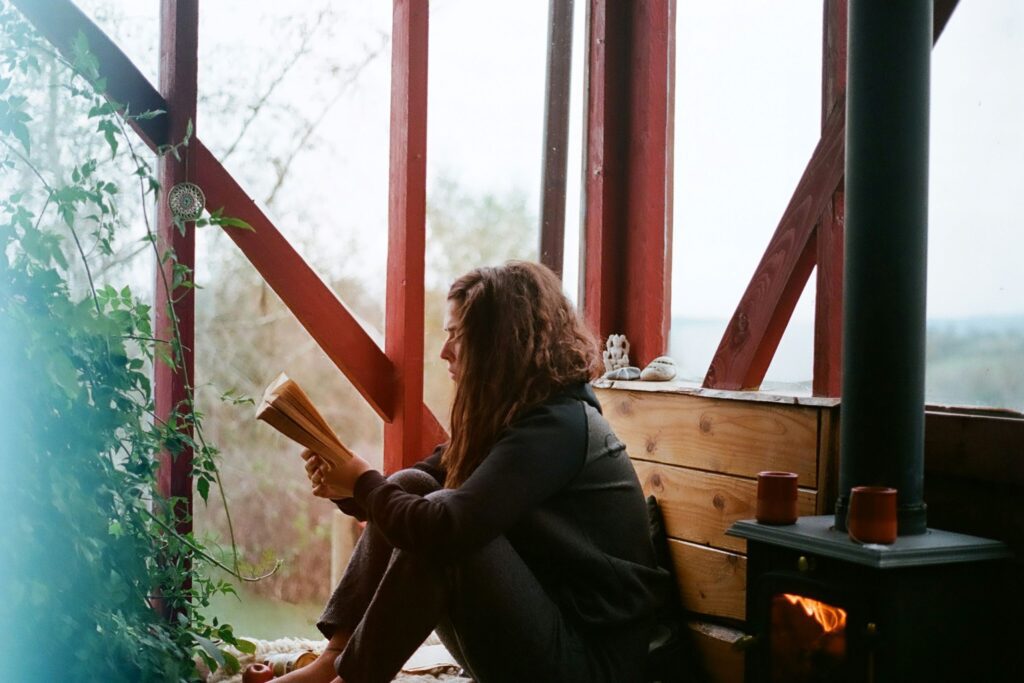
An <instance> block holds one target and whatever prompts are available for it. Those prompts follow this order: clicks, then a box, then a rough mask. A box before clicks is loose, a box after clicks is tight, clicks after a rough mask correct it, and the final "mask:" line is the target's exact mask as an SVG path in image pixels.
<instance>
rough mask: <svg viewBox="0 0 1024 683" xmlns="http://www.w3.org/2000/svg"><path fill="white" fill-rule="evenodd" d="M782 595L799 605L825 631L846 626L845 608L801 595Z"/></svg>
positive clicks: (836, 629) (829, 631)
mask: <svg viewBox="0 0 1024 683" xmlns="http://www.w3.org/2000/svg"><path fill="white" fill-rule="evenodd" d="M782 597H784V598H786V600H789V602H790V604H792V605H799V606H800V607H801V608H802V609H803V610H804V612H805V613H806V614H807V616H809V617H814V620H815V621H817V622H818V623H819V624H821V628H823V629H824V630H825V633H832V632H833V631H838V630H840V629H842V628H845V627H846V610H843V609H839V608H838V607H833V606H832V605H826V604H825V603H823V602H818V601H817V600H812V599H810V598H805V597H804V596H802V595H791V594H789V593H783V595H782Z"/></svg>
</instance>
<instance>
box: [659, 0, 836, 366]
mask: <svg viewBox="0 0 1024 683" xmlns="http://www.w3.org/2000/svg"><path fill="white" fill-rule="evenodd" d="M821 22H822V15H821V3H809V2H808V3H769V2H736V1H733V2H716V3H701V2H680V3H679V4H678V20H677V24H676V30H677V35H676V123H675V141H676V143H675V144H676V146H675V164H676V165H675V196H674V204H675V213H674V219H673V220H674V227H673V232H674V234H673V264H672V327H671V333H670V344H669V346H670V351H671V354H672V355H673V356H674V357H675V358H676V360H677V362H679V364H680V369H681V372H680V375H681V377H682V378H684V379H691V380H695V381H702V380H703V378H704V374H705V373H706V372H707V369H708V366H709V365H710V362H711V358H712V356H713V355H714V352H715V350H716V349H717V348H718V344H719V342H720V341H721V338H722V334H723V333H724V331H725V327H726V324H727V323H728V320H729V319H730V318H731V317H732V314H733V312H734V311H735V310H736V305H737V304H738V303H739V300H740V297H741V296H742V295H743V292H744V290H745V289H746V287H747V284H748V283H749V282H750V278H751V277H752V276H753V273H754V268H755V267H756V266H757V264H758V262H759V261H760V259H761V256H762V255H763V253H764V250H765V247H767V245H768V242H769V240H770V239H771V237H772V234H773V233H774V231H775V228H776V226H777V225H778V222H779V219H780V218H781V217H782V213H783V211H784V210H785V208H786V205H787V204H788V203H789V200H790V197H791V196H792V194H793V190H794V189H795V188H796V184H797V182H798V180H799V179H800V175H801V174H802V173H803V171H804V168H805V167H806V165H807V162H808V160H809V159H810V157H811V153H812V152H813V150H814V147H815V145H816V144H817V142H818V138H819V137H820V131H821V113H820V112H821ZM812 288H813V276H812V282H811V283H809V285H808V289H809V290H810V291H809V292H808V291H807V290H805V295H804V297H803V298H802V299H801V303H800V304H799V306H798V307H797V310H796V312H795V313H794V316H793V323H791V326H790V331H789V332H788V333H787V338H786V339H784V340H783V344H782V346H780V352H779V353H780V354H783V353H787V354H788V353H792V354H795V355H800V356H803V355H805V354H810V350H811V347H812V343H813V342H812V339H811V337H808V334H807V330H809V329H811V328H812V325H811V324H810V321H812V320H813V315H814V310H813V309H814V305H813V302H814V297H813V289H812ZM797 332H799V333H800V336H801V340H800V341H799V342H797V343H795V344H791V343H790V340H789V337H791V336H792V335H794V334H795V333H797ZM810 367H811V360H810V356H809V355H807V360H806V363H803V362H800V363H795V362H790V361H789V360H785V361H784V359H783V358H781V357H777V359H776V362H775V363H773V365H772V367H771V368H770V369H769V374H768V377H767V379H769V380H771V381H782V382H795V381H806V380H808V379H809V378H810V375H809V368H810Z"/></svg>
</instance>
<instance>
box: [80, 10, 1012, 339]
mask: <svg viewBox="0 0 1024 683" xmlns="http://www.w3.org/2000/svg"><path fill="white" fill-rule="evenodd" d="M109 4H112V3H111V2H110V0H89V1H88V2H84V3H83V5H84V6H85V7H87V8H92V7H98V6H100V5H109ZM576 5H577V14H578V15H579V16H578V17H577V22H576V23H577V27H578V28H579V29H582V21H581V19H582V13H583V8H584V6H585V3H584V2H582V1H581V0H577V2H576ZM114 6H115V7H117V11H118V12H119V13H120V14H121V15H122V17H123V22H122V24H123V26H122V28H121V29H120V30H121V31H122V33H125V36H124V37H123V39H122V42H123V44H124V46H125V48H126V51H127V52H128V53H129V55H130V56H132V58H133V59H135V61H136V62H137V63H139V65H140V66H141V67H142V68H143V71H144V72H145V73H147V74H148V75H149V77H150V78H152V79H155V74H156V64H155V51H154V50H153V45H152V36H153V35H154V34H152V33H150V31H149V30H148V29H147V28H146V27H147V26H155V22H156V16H157V6H158V3H156V2H148V3H139V2H137V0H136V1H132V2H130V1H129V0H121V2H120V4H115V5H114ZM321 6H322V5H321V4H319V3H306V4H303V5H301V6H300V7H299V8H296V7H285V6H283V3H279V2H256V1H252V0H250V1H249V2H241V1H240V0H218V1H212V0H211V1H208V2H204V3H202V4H201V6H200V7H201V9H200V11H201V13H202V14H201V18H200V26H201V33H200V60H201V66H200V88H202V89H204V90H207V91H208V90H211V89H212V90H214V91H215V90H216V89H217V88H218V87H219V86H218V82H219V81H220V79H226V78H232V77H242V76H244V75H246V74H249V75H252V74H254V73H255V74H256V75H259V74H260V73H263V72H265V73H271V72H272V71H273V70H274V68H275V60H284V59H285V58H287V56H288V50H287V49H284V47H283V46H282V47H280V48H274V45H275V41H281V40H284V37H283V36H287V35H288V34H287V32H286V31H280V32H279V31H278V27H281V26H285V25H286V24H287V22H288V21H289V20H290V19H291V20H294V18H295V16H296V13H299V12H302V13H308V15H310V16H312V15H313V14H315V12H316V10H317V9H318V8H319V7H321ZM333 7H334V8H335V10H336V11H338V12H341V13H342V15H343V17H344V20H343V21H340V22H337V25H335V26H332V28H331V31H332V36H331V40H330V42H328V43H326V45H327V47H326V48H324V47H323V46H321V47H319V48H317V49H330V50H332V51H336V54H339V55H351V56H352V57H353V58H355V57H356V56H358V54H360V50H364V49H365V48H366V46H369V45H372V44H374V43H375V41H379V35H380V33H382V32H383V33H385V34H387V33H389V32H390V24H391V12H390V3H389V2H385V1H383V0H374V1H373V2H367V1H364V0H360V1H358V2H357V1H355V0H349V1H347V2H343V3H334V4H333ZM677 7H678V23H677V62H676V65H677V70H676V74H677V76H676V77H677V86H676V89H677V99H676V117H677V118H676V150H675V159H676V164H675V188H676V196H675V227H674V230H675V233H674V250H673V258H674V263H673V288H672V289H673V291H672V297H673V301H672V309H673V313H674V314H675V315H684V316H689V317H702V318H725V317H728V316H730V315H731V314H732V311H733V310H734V308H735V306H736V303H737V301H738V300H739V297H740V295H741V294H742V292H743V289H744V288H745V287H746V284H747V282H748V281H749V277H750V274H751V273H752V271H753V269H754V267H755V266H756V264H757V261H758V260H759V259H760V257H761V254H762V253H763V251H764V248H765V246H766V245H767V243H768V240H769V239H770V237H771V235H772V232H773V231H774V229H775V226H776V225H777V223H778V220H779V218H780V216H781V215H782V212H783V210H784V208H785V206H786V203H787V202H788V200H789V197H790V195H791V194H792V191H793V188H794V187H795V185H796V182H797V180H798V179H799V177H800V174H801V173H802V172H803V169H804V166H805V164H806V162H807V160H808V158H809V157H810V154H811V152H812V150H813V148H814V145H815V144H816V142H817V140H818V135H819V126H820V119H819V116H820V113H819V110H820V77H821V76H820V62H821V2H819V1H817V0H788V1H787V2H777V1H772V2H770V1H768V0H758V1H754V0H743V1H740V0H732V1H722V2H714V3H709V2H691V1H688V0H679V1H678V4H677ZM90 11H95V10H90ZM546 23H547V0H524V1H523V2H519V3H490V2H479V1H478V0H434V1H433V2H432V3H431V25H430V30H431V35H430V82H429V97H430V107H429V114H428V126H429V145H428V173H429V177H430V178H431V179H435V178H437V177H439V176H440V175H442V174H443V175H447V176H451V177H454V178H455V179H457V180H458V181H459V182H460V183H461V184H463V185H464V186H466V187H468V188H470V189H473V190H476V191H479V192H495V193H498V194H504V193H507V192H509V191H513V190H521V191H523V192H525V193H527V195H528V197H530V200H531V205H532V206H534V207H535V210H536V209H539V189H540V159H541V135H542V117H543V88H544V68H545V55H544V50H545V33H546ZM133 27H134V28H133ZM582 42H583V41H582V34H581V33H579V34H577V39H576V48H577V50H576V59H575V62H574V69H575V73H574V76H575V83H574V101H573V109H572V116H573V119H574V123H575V125H574V131H573V140H572V147H571V148H570V164H571V169H572V170H571V174H570V175H571V182H570V188H569V191H570V196H569V201H568V202H567V203H568V205H569V211H568V220H567V224H568V228H569V233H570V234H569V235H568V237H567V247H568V248H567V252H568V254H569V256H568V257H567V258H568V260H569V263H567V283H568V285H569V287H570V288H572V287H573V278H575V272H574V268H573V266H574V263H573V262H572V259H573V258H574V257H575V251H574V250H575V245H576V239H575V232H576V229H577V226H578V221H579V213H578V208H579V173H580V158H581V155H580V135H581V133H580V131H581V127H580V125H579V123H580V121H581V116H582V112H581V106H580V101H581V93H582V86H581V79H580V75H581V62H582V49H581V48H582ZM268 45H269V46H271V48H272V49H270V50H267V49H266V48H267V46H268ZM224 55H229V56H230V58H229V59H225V58H224ZM214 57H216V61H214ZM211 62H212V63H211ZM1021 64H1024V3H1021V2H1015V1H1014V0H971V2H964V3H961V5H960V7H958V9H957V10H956V13H955V14H954V16H953V19H952V21H951V22H950V24H949V26H948V27H947V29H946V31H945V33H944V35H943V37H942V39H941V40H940V41H939V44H938V46H937V48H936V50H935V52H934V59H933V67H932V68H933V72H932V73H933V85H932V120H931V126H932V133H931V134H932V150H931V159H932V164H931V188H930V195H931V211H930V236H929V240H930V252H929V296H928V310H929V316H930V317H933V318H948V317H962V316H982V315H984V316H989V315H1020V314H1024V278H1022V277H1020V276H1019V274H1018V273H1019V270H1020V265H1019V263H1020V261H1021V257H1022V254H1024V249H1022V247H1024V237H1022V229H1021V221H1020V219H1019V217H1020V216H1021V215H1022V214H1024V193H1022V192H1021V190H1020V187H1021V179H1022V171H1021V168H1022V167H1024V136H1022V135H1021V134H1020V132H1019V126H1018V124H1017V123H1016V122H1019V121H1020V117H1021V115H1022V114H1024V80H1022V79H1020V77H1019V74H1018V73H1017V72H1018V71H1019V68H1020V65H1021ZM389 68H390V55H389V54H385V56H384V58H382V59H378V60H377V61H376V62H375V63H373V64H371V66H370V67H369V68H368V69H367V70H366V71H365V72H364V74H363V76H362V77H361V78H360V80H359V81H358V83H357V84H356V86H355V87H354V88H353V89H352V90H351V93H350V94H349V95H347V96H346V97H345V98H343V99H342V100H340V101H339V103H338V105H337V106H336V107H335V108H334V109H332V111H331V112H330V115H329V118H328V121H329V122H330V125H325V126H323V127H322V128H321V129H319V130H318V131H317V135H318V136H319V137H318V140H319V141H320V142H321V143H322V149H323V150H324V152H323V154H321V155H319V156H318V155H317V154H310V155H307V156H306V157H304V158H302V159H299V160H298V161H297V163H296V165H295V167H294V172H295V173H296V174H301V175H297V176H296V177H301V178H302V183H301V184H302V185H305V186H307V188H309V187H312V188H317V195H318V197H319V200H318V201H313V200H311V199H310V198H309V196H308V193H307V194H306V195H303V194H301V193H296V194H295V195H294V199H293V200H292V204H291V205H290V204H289V202H288V199H287V198H285V199H284V200H282V202H281V206H282V207H283V208H281V209H279V210H280V211H281V212H282V214H283V215H282V216H280V217H279V218H280V219H281V220H280V223H281V226H280V227H281V228H282V230H283V231H284V232H285V233H286V235H288V236H289V237H290V238H291V239H293V241H295V242H296V244H297V246H298V247H299V248H300V251H302V250H305V251H306V253H309V254H313V253H318V254H320V255H322V254H324V253H327V254H333V255H334V256H335V257H336V258H337V259H339V260H344V258H345V253H344V250H345V249H346V248H347V247H346V246H345V245H349V246H351V245H356V246H357V247H358V249H359V252H360V258H359V259H358V263H352V264H347V266H346V267H347V268H349V270H351V271H353V272H356V273H358V274H360V275H361V276H363V277H365V278H366V279H367V282H368V283H369V286H371V288H374V289H378V290H381V291H382V289H383V275H382V273H383V267H384V263H385V260H384V259H385V256H384V253H385V249H386V242H385V240H386V230H384V226H385V225H386V216H387V149H388V144H387V135H388V103H389V94H388V88H389V73H388V72H389ZM301 73H302V72H301V71H300V73H299V75H298V76H296V77H295V78H294V81H293V82H291V83H290V84H288V87H290V88H291V89H292V90H293V92H294V93H295V97H296V98H299V99H301V94H302V93H303V92H304V91H308V90H309V89H311V88H312V89H320V90H321V91H323V90H325V89H330V88H331V87H332V83H330V82H327V81H311V80H309V79H308V78H307V77H303V76H302V75H301ZM304 78H306V80H303V79H304ZM218 116H219V112H218V111H216V110H203V109H201V110H200V112H199V115H198V117H197V118H198V121H197V128H198V131H199V135H200V137H202V138H204V139H206V140H207V141H208V144H210V146H214V145H212V144H211V136H216V135H227V134H228V132H229V131H230V129H231V124H233V123H236V122H232V121H221V120H218ZM268 144H269V143H268ZM328 150H329V152H328ZM339 150H340V153H339ZM228 166H229V168H231V170H232V171H233V172H235V173H236V174H238V175H239V176H240V177H242V178H243V179H244V180H245V182H246V183H247V185H248V186H250V187H253V186H255V187H253V189H254V193H255V194H256V195H257V196H259V194H260V192H259V190H260V187H259V186H260V185H261V183H267V182H269V180H270V174H269V173H268V172H266V169H264V170H263V171H261V169H260V168H259V167H258V165H257V166H256V167H251V166H250V167H246V168H232V165H231V163H229V164H228ZM292 210H294V211H295V212H296V213H295V216H298V217H294V216H292V214H291V213H290V211H292ZM812 280H813V278H812ZM812 315H813V291H812V288H809V291H808V292H806V293H805V296H804V300H803V301H802V303H801V305H800V306H799V307H798V310H797V313H796V317H797V319H800V320H807V319H809V318H810V317H812Z"/></svg>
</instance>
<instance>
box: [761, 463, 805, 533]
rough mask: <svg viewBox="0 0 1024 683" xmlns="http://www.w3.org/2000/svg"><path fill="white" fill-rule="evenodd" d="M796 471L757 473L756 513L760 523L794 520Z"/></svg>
mask: <svg viewBox="0 0 1024 683" xmlns="http://www.w3.org/2000/svg"><path fill="white" fill-rule="evenodd" d="M796 479H797V477H796V473H795V472H758V473H757V513H756V514H755V517H756V518H757V521H758V522H761V523H762V524H793V523H794V522H796Z"/></svg>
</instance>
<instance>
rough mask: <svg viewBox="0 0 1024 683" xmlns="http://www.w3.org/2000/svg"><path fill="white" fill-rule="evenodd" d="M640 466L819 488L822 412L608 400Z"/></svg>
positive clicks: (607, 395) (694, 401) (691, 400)
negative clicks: (766, 473)
mask: <svg viewBox="0 0 1024 683" xmlns="http://www.w3.org/2000/svg"><path fill="white" fill-rule="evenodd" d="M601 399H602V403H603V406H604V413H605V416H606V417H607V418H608V421H609V422H611V425H612V427H613V428H614V430H615V433H616V434H618V436H619V438H620V439H622V440H623V442H624V443H625V444H626V448H627V450H628V452H629V454H630V456H631V457H633V458H639V459H642V460H651V461H657V462H664V463H671V464H674V465H682V466H686V467H693V468H696V469H702V470H709V471H713V472H724V473H728V474H736V475H741V476H746V477H755V476H756V475H757V473H758V472H760V471H762V470H786V471H790V472H796V473H797V474H798V475H799V476H800V480H799V481H800V485H801V486H806V487H816V486H817V457H818V455H817V454H818V443H817V440H818V436H817V429H818V418H817V409H815V408H804V407H799V406H783V405H774V404H770V403H751V402H744V401H721V400H715V399H709V398H703V397H698V396H687V395H685V394H674V395H670V394H657V393H640V392H602V393H601Z"/></svg>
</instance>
